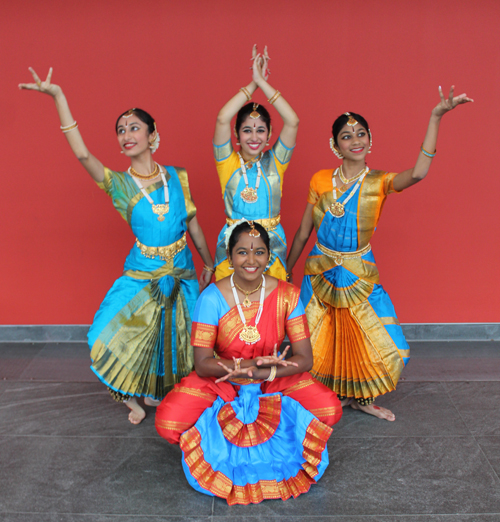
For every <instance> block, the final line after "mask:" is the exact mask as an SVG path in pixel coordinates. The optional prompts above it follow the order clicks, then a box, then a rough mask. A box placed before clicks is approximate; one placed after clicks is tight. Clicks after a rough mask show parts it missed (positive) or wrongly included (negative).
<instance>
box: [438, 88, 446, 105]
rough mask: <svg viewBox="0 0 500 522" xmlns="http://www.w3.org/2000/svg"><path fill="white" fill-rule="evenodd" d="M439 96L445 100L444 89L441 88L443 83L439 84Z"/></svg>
mask: <svg viewBox="0 0 500 522" xmlns="http://www.w3.org/2000/svg"><path fill="white" fill-rule="evenodd" d="M439 97H440V98H441V101H442V102H444V101H445V99H444V94H443V89H441V85H440V86H439Z"/></svg>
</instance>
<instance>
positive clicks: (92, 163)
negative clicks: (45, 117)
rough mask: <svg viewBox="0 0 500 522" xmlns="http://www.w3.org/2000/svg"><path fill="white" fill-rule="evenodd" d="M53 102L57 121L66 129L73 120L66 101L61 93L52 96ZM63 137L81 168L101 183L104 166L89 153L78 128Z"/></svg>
mask: <svg viewBox="0 0 500 522" xmlns="http://www.w3.org/2000/svg"><path fill="white" fill-rule="evenodd" d="M54 102H55V104H56V109H57V113H58V114H59V119H60V121H61V127H68V126H70V125H71V124H72V123H74V122H75V119H74V118H73V115H72V114H71V111H70V108H69V105H68V101H67V99H66V96H65V95H64V93H63V92H62V91H60V92H59V93H57V94H56V95H55V96H54ZM64 135H65V136H66V139H67V140H68V144H69V146H70V147H71V150H72V151H73V153H74V154H75V156H76V157H77V158H78V160H79V161H80V162H81V164H82V165H83V167H84V168H85V169H86V170H87V172H88V173H89V174H90V175H91V176H92V178H93V179H94V180H95V181H98V182H101V181H103V180H104V166H103V165H102V163H101V162H100V161H99V160H98V159H97V158H95V157H94V156H93V155H92V154H91V153H90V152H89V150H88V149H87V146H86V145H85V142H84V141H83V138H82V135H81V134H80V131H79V130H78V128H75V129H72V130H70V131H69V132H65V133H64Z"/></svg>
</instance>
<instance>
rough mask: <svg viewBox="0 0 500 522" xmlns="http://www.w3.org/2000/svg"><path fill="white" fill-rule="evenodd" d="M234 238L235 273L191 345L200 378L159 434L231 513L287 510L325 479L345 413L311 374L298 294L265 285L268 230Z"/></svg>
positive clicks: (168, 400) (196, 482) (180, 393)
mask: <svg viewBox="0 0 500 522" xmlns="http://www.w3.org/2000/svg"><path fill="white" fill-rule="evenodd" d="M226 237H227V252H228V259H229V260H230V262H231V263H232V265H233V267H234V273H233V275H231V277H226V278H224V279H222V280H220V281H218V282H217V283H215V284H212V285H210V286H209V287H208V288H207V289H206V290H205V291H204V292H203V293H202V294H201V296H200V298H199V300H198V303H197V305H196V310H195V313H194V316H193V330H192V337H191V342H192V344H193V346H194V359H195V369H196V372H192V373H191V374H190V375H188V376H187V377H185V378H184V379H182V381H181V382H180V383H179V384H176V385H175V387H174V389H173V391H171V392H170V393H169V394H168V395H167V396H166V397H165V399H164V400H163V401H162V403H161V404H160V405H159V406H158V408H157V410H156V429H157V431H158V433H159V434H160V435H161V436H162V437H164V438H165V439H167V440H168V441H169V442H171V443H172V444H180V447H181V449H182V452H183V457H182V458H183V462H182V464H183V467H184V471H185V474H186V477H187V479H188V482H189V484H190V485H191V486H192V487H193V488H195V489H196V490H197V491H200V492H202V493H205V494H207V495H212V496H218V497H221V498H224V499H226V500H227V502H228V504H250V503H258V502H261V501H262V500H264V499H269V498H281V499H283V500H286V499H288V498H290V496H293V497H297V496H298V495H300V494H301V493H305V492H306V491H308V490H309V487H310V486H311V484H313V483H315V482H316V481H317V480H318V479H319V478H320V477H321V476H322V474H323V473H324V471H325V469H326V467H327V465H328V451H327V448H326V442H327V440H328V437H329V436H330V434H331V432H332V429H331V426H333V425H334V424H336V423H337V422H338V421H339V420H340V417H341V415H342V408H341V405H340V401H339V400H338V399H337V396H336V394H335V393H334V392H332V391H331V390H329V389H328V388H327V387H326V386H324V385H323V384H320V383H319V382H317V381H316V380H314V379H313V378H312V377H311V375H310V374H309V373H308V370H309V369H310V368H311V366H312V352H311V344H310V342H309V331H308V327H307V322H306V318H305V315H304V309H303V306H302V304H301V302H300V299H299V290H298V288H296V287H294V286H292V285H291V284H289V283H286V282H284V281H282V280H278V279H276V278H274V277H271V276H269V275H264V271H265V269H266V265H267V263H268V261H269V235H268V233H267V232H266V230H265V229H264V228H263V227H262V226H261V225H259V224H257V223H253V222H248V221H246V220H241V221H240V222H238V223H237V224H235V225H232V226H231V227H229V229H228V230H227V234H226ZM285 334H287V335H288V338H289V339H290V343H291V354H292V355H291V357H289V358H288V359H285V355H286V353H287V352H288V350H289V348H290V347H287V348H286V349H285V350H284V351H283V353H282V354H281V355H278V353H277V347H279V346H280V345H281V343H282V341H283V339H284V337H285ZM214 351H215V357H214Z"/></svg>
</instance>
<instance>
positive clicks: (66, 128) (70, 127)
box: [61, 120, 78, 133]
mask: <svg viewBox="0 0 500 522" xmlns="http://www.w3.org/2000/svg"><path fill="white" fill-rule="evenodd" d="M77 127H78V123H76V120H75V121H74V122H73V123H72V124H71V125H67V126H66V127H63V126H62V125H61V130H62V131H63V132H64V133H66V132H70V131H72V130H73V129H76V128H77Z"/></svg>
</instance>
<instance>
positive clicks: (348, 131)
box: [340, 127, 366, 134]
mask: <svg viewBox="0 0 500 522" xmlns="http://www.w3.org/2000/svg"><path fill="white" fill-rule="evenodd" d="M360 131H365V132H366V129H365V128H364V127H361V129H358V130H357V131H355V132H360ZM351 132H352V131H350V130H345V131H341V132H340V134H351Z"/></svg>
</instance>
